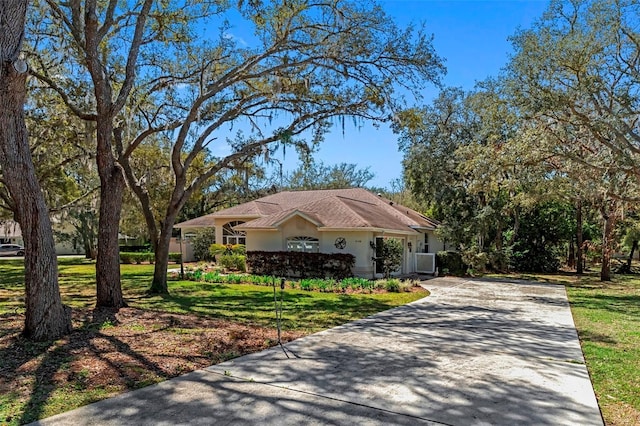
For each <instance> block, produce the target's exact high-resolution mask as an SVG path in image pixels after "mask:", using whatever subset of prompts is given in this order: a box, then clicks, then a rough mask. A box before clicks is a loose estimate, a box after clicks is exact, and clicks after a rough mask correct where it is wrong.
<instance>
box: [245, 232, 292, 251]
mask: <svg viewBox="0 0 640 426" xmlns="http://www.w3.org/2000/svg"><path fill="white" fill-rule="evenodd" d="M285 249H286V248H285V247H284V246H283V242H282V234H280V232H274V231H247V251H282V250H285Z"/></svg>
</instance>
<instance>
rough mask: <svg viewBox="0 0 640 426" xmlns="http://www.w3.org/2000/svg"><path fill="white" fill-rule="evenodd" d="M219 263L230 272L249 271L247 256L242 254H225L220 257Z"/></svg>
mask: <svg viewBox="0 0 640 426" xmlns="http://www.w3.org/2000/svg"><path fill="white" fill-rule="evenodd" d="M217 263H218V264H219V265H220V266H222V267H223V268H225V269H228V270H230V271H240V272H246V271H247V263H246V256H243V255H241V254H223V255H221V256H220V257H219V259H218V262H217Z"/></svg>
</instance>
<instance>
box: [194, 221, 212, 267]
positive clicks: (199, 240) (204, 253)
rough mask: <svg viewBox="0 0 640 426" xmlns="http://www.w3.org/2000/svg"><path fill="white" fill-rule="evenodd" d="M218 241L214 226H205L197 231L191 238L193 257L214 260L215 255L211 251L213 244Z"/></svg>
mask: <svg viewBox="0 0 640 426" xmlns="http://www.w3.org/2000/svg"><path fill="white" fill-rule="evenodd" d="M215 242H216V232H215V229H214V228H203V229H200V230H198V231H197V232H196V235H195V236H194V237H193V238H192V239H191V247H192V248H193V257H195V258H196V260H213V255H211V253H210V252H209V247H210V246H211V244H213V243H215Z"/></svg>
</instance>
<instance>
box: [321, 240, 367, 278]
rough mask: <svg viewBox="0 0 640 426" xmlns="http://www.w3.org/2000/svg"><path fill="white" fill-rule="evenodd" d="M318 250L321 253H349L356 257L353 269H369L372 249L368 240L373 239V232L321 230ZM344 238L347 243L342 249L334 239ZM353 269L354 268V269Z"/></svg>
mask: <svg viewBox="0 0 640 426" xmlns="http://www.w3.org/2000/svg"><path fill="white" fill-rule="evenodd" d="M320 234H321V238H320V251H321V252H323V253H349V254H352V255H354V256H355V257H356V264H355V266H354V268H355V269H367V268H369V269H371V267H372V266H371V265H372V261H371V257H373V249H372V248H371V246H370V245H369V241H373V233H372V232H366V231H360V232H358V231H356V232H348V231H339V232H334V231H329V232H321V233H320ZM338 238H344V239H345V241H346V243H347V245H346V246H345V248H344V249H338V248H336V246H335V243H336V239H338ZM355 269H354V270H355Z"/></svg>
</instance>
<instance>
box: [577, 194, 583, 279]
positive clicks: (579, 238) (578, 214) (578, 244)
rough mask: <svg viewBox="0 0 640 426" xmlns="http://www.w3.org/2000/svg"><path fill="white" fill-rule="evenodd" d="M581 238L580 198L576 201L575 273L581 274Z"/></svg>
mask: <svg viewBox="0 0 640 426" xmlns="http://www.w3.org/2000/svg"><path fill="white" fill-rule="evenodd" d="M583 244H584V241H583V238H582V200H578V201H577V202H576V274H578V275H582V273H583V272H584V271H583V265H584V259H583V258H584V253H583V247H582V246H583Z"/></svg>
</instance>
